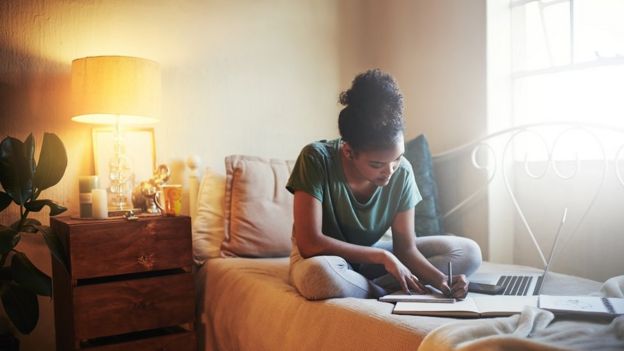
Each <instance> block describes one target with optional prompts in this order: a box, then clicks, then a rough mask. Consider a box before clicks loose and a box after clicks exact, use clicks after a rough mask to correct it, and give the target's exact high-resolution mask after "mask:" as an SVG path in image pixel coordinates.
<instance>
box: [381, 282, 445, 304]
mask: <svg viewBox="0 0 624 351" xmlns="http://www.w3.org/2000/svg"><path fill="white" fill-rule="evenodd" d="M427 287H428V288H429V289H430V290H431V291H432V293H431V294H412V295H408V294H406V293H405V292H403V291H397V292H394V293H392V294H389V295H385V296H382V297H380V298H379V301H382V302H393V303H394V302H428V303H454V302H455V299H454V298H452V297H447V296H445V295H444V294H442V292H440V291H439V290H438V289H436V288H434V287H432V286H427Z"/></svg>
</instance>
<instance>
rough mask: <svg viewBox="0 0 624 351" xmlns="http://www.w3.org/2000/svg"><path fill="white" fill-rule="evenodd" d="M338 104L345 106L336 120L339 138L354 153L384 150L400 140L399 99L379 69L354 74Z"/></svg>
mask: <svg viewBox="0 0 624 351" xmlns="http://www.w3.org/2000/svg"><path fill="white" fill-rule="evenodd" d="M340 103H341V104H342V105H344V106H345V108H343V109H342V111H340V115H339V117H338V129H339V130H340V136H341V137H342V140H344V141H346V142H347V143H349V145H351V147H352V148H353V149H354V150H356V151H369V150H381V149H386V148H389V147H391V146H393V145H394V144H396V142H397V141H398V140H400V138H401V136H402V133H403V129H404V120H403V96H402V95H401V92H400V90H399V86H398V85H397V83H396V81H395V80H394V78H392V76H391V75H389V74H387V73H384V72H382V71H380V70H379V69H372V70H369V71H366V72H364V73H360V74H358V75H357V76H356V77H355V79H353V83H352V84H351V88H350V89H349V90H347V91H343V92H342V93H340Z"/></svg>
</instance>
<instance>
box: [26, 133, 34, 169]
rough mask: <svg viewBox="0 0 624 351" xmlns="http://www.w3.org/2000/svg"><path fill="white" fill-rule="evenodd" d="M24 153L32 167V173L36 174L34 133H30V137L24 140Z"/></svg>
mask: <svg viewBox="0 0 624 351" xmlns="http://www.w3.org/2000/svg"><path fill="white" fill-rule="evenodd" d="M24 155H25V156H26V162H28V167H29V168H30V174H35V167H36V164H35V138H33V135H32V133H30V134H28V137H27V138H26V140H24Z"/></svg>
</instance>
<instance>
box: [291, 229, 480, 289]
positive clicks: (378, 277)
mask: <svg viewBox="0 0 624 351" xmlns="http://www.w3.org/2000/svg"><path fill="white" fill-rule="evenodd" d="M374 246H376V247H380V248H382V249H384V250H388V251H392V242H391V241H388V240H380V241H379V242H378V243H376V244H375V245H374ZM416 247H417V248H418V250H419V251H420V252H421V253H422V254H423V255H424V256H425V257H426V258H427V260H429V262H431V264H433V266H434V267H436V268H437V269H439V270H440V271H442V272H444V273H446V270H447V264H448V262H449V261H451V262H453V274H465V275H470V274H472V273H473V272H474V271H476V270H477V268H479V266H480V265H481V249H480V248H479V245H477V243H476V242H474V241H473V240H470V239H467V238H462V237H458V236H453V235H434V236H425V237H419V238H416ZM290 282H291V284H292V285H294V286H295V288H296V289H297V291H299V293H300V294H301V295H303V296H304V297H305V298H307V299H308V300H323V299H328V298H334V297H358V298H377V297H379V296H383V295H385V294H388V293H391V292H393V291H396V290H399V289H400V285H399V283H398V282H397V281H396V279H394V277H392V276H391V275H390V274H388V273H387V272H386V270H385V269H384V267H383V265H379V264H364V265H361V266H360V269H359V272H356V271H355V270H353V268H352V267H351V265H349V263H348V262H347V261H346V260H345V259H343V258H342V257H339V256H314V257H310V258H303V257H301V255H300V254H299V250H298V249H297V243H296V242H295V240H294V238H293V245H292V251H291V254H290Z"/></svg>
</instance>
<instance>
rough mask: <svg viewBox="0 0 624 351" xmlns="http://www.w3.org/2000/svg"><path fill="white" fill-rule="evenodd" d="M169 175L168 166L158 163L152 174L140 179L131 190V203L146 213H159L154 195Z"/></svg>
mask: <svg viewBox="0 0 624 351" xmlns="http://www.w3.org/2000/svg"><path fill="white" fill-rule="evenodd" d="M170 176H171V171H169V167H167V165H165V164H161V165H159V166H158V167H157V168H156V169H154V174H153V175H152V177H151V178H150V179H148V180H145V181H142V182H141V183H139V185H138V186H136V187H135V188H134V190H133V191H132V204H133V205H134V206H135V207H137V208H140V209H142V210H144V211H145V212H147V213H153V214H158V213H160V209H159V208H158V206H157V205H156V202H155V199H156V195H157V194H158V192H159V190H160V187H161V186H162V185H163V184H165V183H166V182H167V181H168V180H169V177H170Z"/></svg>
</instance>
